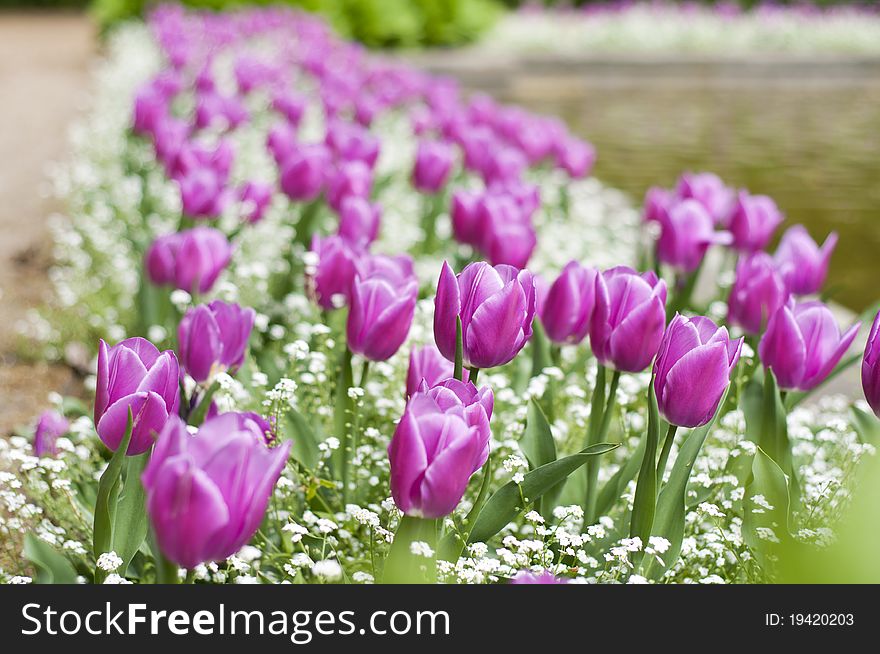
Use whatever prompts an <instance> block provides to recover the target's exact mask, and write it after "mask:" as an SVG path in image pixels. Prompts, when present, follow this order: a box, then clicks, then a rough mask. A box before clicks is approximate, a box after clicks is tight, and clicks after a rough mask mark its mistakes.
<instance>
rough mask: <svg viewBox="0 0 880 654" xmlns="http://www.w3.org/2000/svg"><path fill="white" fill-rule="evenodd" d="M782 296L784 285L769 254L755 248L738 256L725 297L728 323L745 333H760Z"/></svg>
mask: <svg viewBox="0 0 880 654" xmlns="http://www.w3.org/2000/svg"><path fill="white" fill-rule="evenodd" d="M786 300H788V289H787V288H786V285H785V281H784V280H783V279H782V275H780V273H779V271H778V270H777V269H776V266H775V265H774V264H773V259H771V258H770V255H769V254H766V253H765V252H756V253H755V254H752V255H748V256H745V257H743V258H741V259H740V261H739V263H738V264H737V265H736V278H735V279H734V282H733V287H732V288H731V289H730V297H729V298H728V300H727V316H728V320H729V321H730V322H731V323H733V324H735V325H739V326H740V327H741V328H742V329H743V331H745V332H746V333H747V334H760V333H761V331H763V329H764V327H765V326H766V324H767V321H768V320H769V319H770V316H772V315H773V314H774V313H776V310H777V309H778V308H779V307H781V306H782V305H783V304H785V302H786Z"/></svg>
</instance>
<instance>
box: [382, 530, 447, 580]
mask: <svg viewBox="0 0 880 654" xmlns="http://www.w3.org/2000/svg"><path fill="white" fill-rule="evenodd" d="M437 522H438V521H437V520H435V519H430V518H416V517H413V516H408V515H403V516H401V518H400V525H399V526H398V527H397V533H396V534H395V535H394V542H393V543H392V544H391V550H390V551H389V552H388V558H386V559H385V570H384V573H383V575H382V583H384V584H433V583H437V558H436V556H437V555H436V549H437ZM413 543H424V544H425V545H427V546H428V548H430V550H431V552H432V553H431V555H430V556H424V555H423V554H425V553H426V552H418V551H416V552H414V551H413V548H412V545H413Z"/></svg>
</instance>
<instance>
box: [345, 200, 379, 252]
mask: <svg viewBox="0 0 880 654" xmlns="http://www.w3.org/2000/svg"><path fill="white" fill-rule="evenodd" d="M381 220H382V208H381V207H380V206H379V204H378V203H375V202H370V201H369V200H367V199H365V198H360V197H356V196H351V197H347V198H345V199H344V200H343V201H342V206H341V207H340V208H339V231H338V233H339V235H340V236H341V237H342V238H344V239H345V240H346V241H348V242H349V243H351V244H352V245H353V246H355V247H357V248H366V247H367V246H368V245H369V244H370V243H372V242H373V241H375V240H376V237H377V236H378V235H379V224H380V222H381Z"/></svg>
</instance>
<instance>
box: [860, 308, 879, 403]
mask: <svg viewBox="0 0 880 654" xmlns="http://www.w3.org/2000/svg"><path fill="white" fill-rule="evenodd" d="M862 389H863V390H864V391H865V399H866V400H867V401H868V405H869V406H870V407H871V408H872V409H873V410H874V414H875V415H876V416H877V417H880V313H878V314H877V315H876V316H875V317H874V324H872V325H871V333H870V334H868V342H867V343H866V344H865V356H864V357H863V358H862Z"/></svg>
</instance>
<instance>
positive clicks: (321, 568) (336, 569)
mask: <svg viewBox="0 0 880 654" xmlns="http://www.w3.org/2000/svg"><path fill="white" fill-rule="evenodd" d="M312 574H313V575H315V576H316V577H322V578H324V579H327V580H328V581H335V580H336V579H339V578H340V577H341V576H342V566H341V565H339V562H338V561H334V560H333V559H325V560H323V561H316V562H315V564H314V565H313V566H312Z"/></svg>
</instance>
